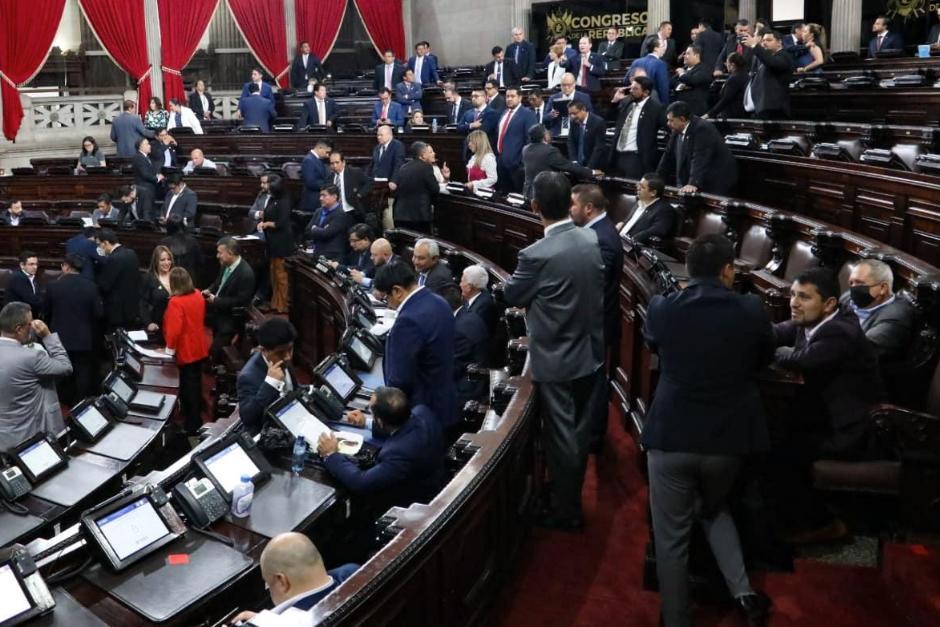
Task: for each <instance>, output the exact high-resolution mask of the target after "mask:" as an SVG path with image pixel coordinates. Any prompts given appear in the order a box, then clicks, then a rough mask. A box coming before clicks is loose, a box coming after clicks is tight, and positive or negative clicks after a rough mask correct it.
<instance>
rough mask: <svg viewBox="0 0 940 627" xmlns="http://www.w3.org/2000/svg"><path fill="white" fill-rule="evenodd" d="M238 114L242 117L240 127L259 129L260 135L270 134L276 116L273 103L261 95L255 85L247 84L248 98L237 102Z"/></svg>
mask: <svg viewBox="0 0 940 627" xmlns="http://www.w3.org/2000/svg"><path fill="white" fill-rule="evenodd" d="M238 112H239V113H240V114H241V116H242V126H258V127H261V132H262V133H270V132H271V122H273V121H274V118H275V117H276V116H277V112H275V110H274V101H273V100H269V99H267V98H265V97H264V96H262V95H261V93H260V92H259V91H258V85H257V83H249V84H248V96H246V97H244V98H242V99H241V100H239V102H238Z"/></svg>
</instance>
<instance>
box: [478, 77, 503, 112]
mask: <svg viewBox="0 0 940 627" xmlns="http://www.w3.org/2000/svg"><path fill="white" fill-rule="evenodd" d="M483 93H484V94H486V106H487V107H489V108H490V109H492V110H493V111H495V112H496V113H498V114H499V115H502V114H503V111H505V110H506V99H505V98H503V95H502V94H501V93H499V84H497V82H496V81H494V80H490V79H487V80H486V81H484V82H483Z"/></svg>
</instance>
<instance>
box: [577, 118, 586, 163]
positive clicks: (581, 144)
mask: <svg viewBox="0 0 940 627" xmlns="http://www.w3.org/2000/svg"><path fill="white" fill-rule="evenodd" d="M585 135H587V122H585V123H584V124H582V125H581V134H580V135H578V163H580V164H581V165H584V136H585Z"/></svg>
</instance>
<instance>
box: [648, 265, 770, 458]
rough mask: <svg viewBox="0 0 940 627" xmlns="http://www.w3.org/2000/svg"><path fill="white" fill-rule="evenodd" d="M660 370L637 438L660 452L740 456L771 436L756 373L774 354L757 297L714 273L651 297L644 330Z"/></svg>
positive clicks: (764, 444) (762, 447)
mask: <svg viewBox="0 0 940 627" xmlns="http://www.w3.org/2000/svg"><path fill="white" fill-rule="evenodd" d="M643 334H644V335H645V336H646V341H647V342H648V343H649V344H650V347H651V349H652V350H653V351H654V352H656V353H658V354H659V358H660V371H661V373H662V374H661V376H660V379H659V383H658V384H657V388H656V396H655V397H654V398H653V403H652V405H651V406H650V409H649V412H648V413H647V418H646V425H645V427H644V428H643V434H642V440H641V441H642V443H643V445H644V446H645V447H646V448H652V449H657V450H661V451H676V452H688V453H701V454H706V455H747V454H749V453H754V452H758V451H764V450H766V449H767V448H768V446H769V443H770V440H769V437H768V433H767V424H766V421H765V419H764V405H763V403H762V401H761V397H760V390H759V388H758V385H757V376H756V375H757V373H758V372H759V371H760V370H761V369H762V368H763V367H764V366H765V365H766V364H768V363H769V362H770V360H771V358H772V357H773V346H774V344H773V331H772V327H771V326H770V320H769V319H768V317H767V313H766V312H765V311H764V308H763V306H762V305H761V302H760V299H759V298H758V297H757V296H755V295H753V294H747V295H742V294H736V293H734V292H732V291H731V290H729V289H728V288H726V287H724V285H722V284H721V283H720V281H718V279H692V281H690V282H689V285H688V287H686V289H684V290H681V291H678V292H673V293H672V294H669V295H666V296H662V295H657V296H654V297H653V299H652V300H651V301H650V304H649V314H648V315H647V317H646V326H645V328H644V330H643Z"/></svg>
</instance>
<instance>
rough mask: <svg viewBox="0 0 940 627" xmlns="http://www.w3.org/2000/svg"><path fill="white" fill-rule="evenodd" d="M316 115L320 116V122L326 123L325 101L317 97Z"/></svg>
mask: <svg viewBox="0 0 940 627" xmlns="http://www.w3.org/2000/svg"><path fill="white" fill-rule="evenodd" d="M317 117H319V118H320V124H326V103H325V102H323V101H322V100H320V99H317Z"/></svg>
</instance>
